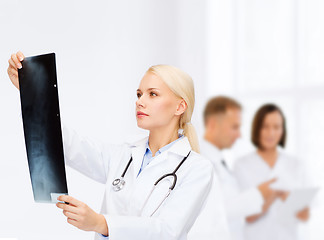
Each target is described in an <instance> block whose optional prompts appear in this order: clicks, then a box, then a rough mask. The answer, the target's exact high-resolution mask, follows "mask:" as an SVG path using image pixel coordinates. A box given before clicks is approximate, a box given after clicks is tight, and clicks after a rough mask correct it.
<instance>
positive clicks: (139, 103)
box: [136, 97, 145, 108]
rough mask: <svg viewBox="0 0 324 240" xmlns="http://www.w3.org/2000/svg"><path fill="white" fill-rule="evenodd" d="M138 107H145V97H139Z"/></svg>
mask: <svg viewBox="0 0 324 240" xmlns="http://www.w3.org/2000/svg"><path fill="white" fill-rule="evenodd" d="M136 107H137V108H144V107H145V105H144V103H143V98H142V97H140V98H138V99H137V101H136Z"/></svg>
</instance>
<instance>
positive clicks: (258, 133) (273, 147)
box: [234, 104, 309, 240]
mask: <svg viewBox="0 0 324 240" xmlns="http://www.w3.org/2000/svg"><path fill="white" fill-rule="evenodd" d="M286 135H287V130H286V120H285V117H284V114H283V112H282V111H281V109H280V108H279V107H278V106H277V105H274V104H265V105H263V106H261V107H260V108H259V110H258V111H257V113H256V114H255V116H254V120H253V124H252V142H253V144H254V145H255V147H256V151H254V152H252V153H250V154H248V155H246V156H244V157H242V158H241V159H239V160H238V161H237V162H236V164H235V167H234V171H235V174H236V177H237V179H238V182H239V183H240V186H241V188H242V189H245V188H249V187H251V186H256V185H258V184H260V183H262V182H264V181H266V180H269V179H271V178H273V177H276V178H277V181H280V182H281V183H283V184H284V185H287V186H289V188H291V187H294V188H295V187H296V188H298V187H302V186H303V185H304V184H305V166H304V164H302V162H300V161H299V160H298V159H296V158H295V157H292V156H290V155H289V154H287V153H286V152H285V151H283V148H284V147H285V143H286ZM270 187H273V186H271V185H270ZM274 192H275V194H274V195H273V197H272V198H270V199H268V201H266V202H265V204H264V206H263V212H262V213H260V214H257V215H252V216H249V217H248V218H247V219H246V220H247V222H248V224H247V225H246V227H245V237H246V239H247V240H259V239H263V240H273V239H276V240H297V239H299V236H298V235H299V233H298V227H299V223H302V222H306V221H308V219H309V208H308V207H306V208H303V209H299V211H298V212H296V214H295V215H293V214H292V215H291V216H289V217H290V219H288V220H289V222H290V224H286V223H285V224H283V222H284V221H283V217H282V215H281V212H282V211H283V210H282V209H283V208H286V207H287V206H286V205H284V202H285V200H286V199H287V197H288V196H289V192H287V189H286V190H274ZM288 220H287V221H288Z"/></svg>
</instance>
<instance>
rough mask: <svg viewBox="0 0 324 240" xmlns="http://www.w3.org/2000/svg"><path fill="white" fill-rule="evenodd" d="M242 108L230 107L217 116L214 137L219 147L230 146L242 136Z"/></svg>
mask: <svg viewBox="0 0 324 240" xmlns="http://www.w3.org/2000/svg"><path fill="white" fill-rule="evenodd" d="M240 127H241V110H240V109H238V108H228V109H227V110H226V112H225V113H223V114H220V115H218V116H217V115H216V116H215V126H214V127H213V130H212V131H213V132H214V138H215V141H216V143H217V147H218V148H219V149H225V148H230V147H232V145H233V144H234V143H235V141H236V139H238V138H239V137H240V136H241V131H240Z"/></svg>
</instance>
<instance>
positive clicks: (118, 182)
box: [112, 177, 125, 192]
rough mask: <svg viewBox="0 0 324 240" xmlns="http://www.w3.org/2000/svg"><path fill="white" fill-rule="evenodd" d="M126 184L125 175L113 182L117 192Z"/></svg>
mask: <svg viewBox="0 0 324 240" xmlns="http://www.w3.org/2000/svg"><path fill="white" fill-rule="evenodd" d="M124 185H125V180H124V178H123V177H121V178H116V179H115V180H114V181H113V182H112V186H113V190H114V191H115V192H118V191H120V190H122V189H123V187H124Z"/></svg>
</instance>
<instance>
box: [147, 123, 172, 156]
mask: <svg viewBox="0 0 324 240" xmlns="http://www.w3.org/2000/svg"><path fill="white" fill-rule="evenodd" d="M176 139H178V128H177V127H175V126H172V127H171V126H168V127H164V128H160V129H154V130H151V131H150V135H149V146H150V149H151V151H152V155H153V156H155V153H156V152H157V151H158V150H159V149H161V148H162V147H164V146H166V145H168V144H169V143H171V142H173V141H175V140H176Z"/></svg>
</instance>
